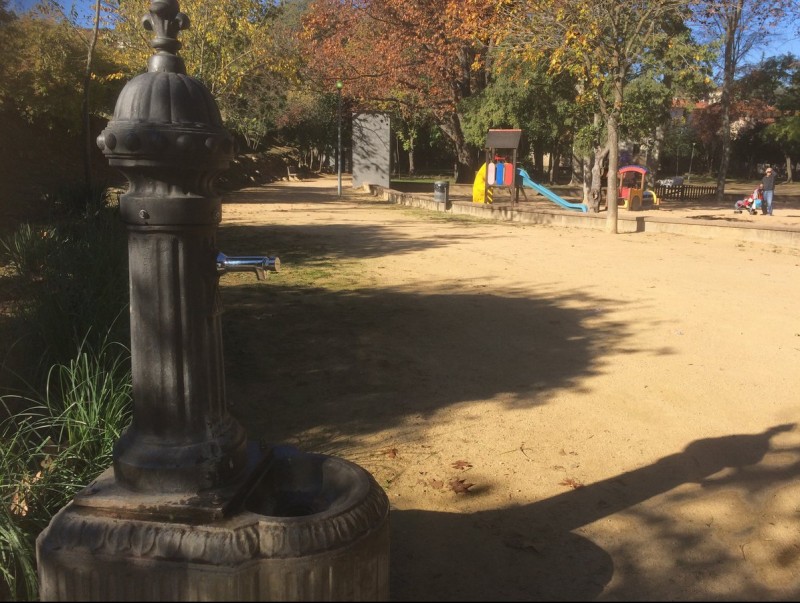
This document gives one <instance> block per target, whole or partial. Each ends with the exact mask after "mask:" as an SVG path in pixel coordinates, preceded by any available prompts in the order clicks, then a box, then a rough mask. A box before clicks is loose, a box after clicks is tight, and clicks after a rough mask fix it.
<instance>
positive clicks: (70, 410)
mask: <svg viewBox="0 0 800 603" xmlns="http://www.w3.org/2000/svg"><path fill="white" fill-rule="evenodd" d="M129 366H130V363H129V353H128V351H127V349H126V348H124V347H123V346H121V345H120V344H119V343H114V342H110V343H107V344H105V345H104V346H103V347H101V348H100V349H99V350H97V351H94V350H92V349H91V348H89V347H85V348H82V349H80V350H79V351H78V354H77V356H76V357H75V359H74V360H72V361H71V362H69V363H68V364H64V365H56V366H54V367H53V368H52V370H51V371H50V375H49V378H48V383H47V387H46V390H45V392H44V393H43V394H42V395H39V396H36V395H31V396H25V397H23V396H18V395H9V396H2V397H0V402H2V406H3V408H4V409H10V408H11V407H22V408H24V409H25V410H23V411H18V412H16V413H11V412H7V413H6V414H7V417H6V418H5V420H3V421H2V422H0V507H1V508H0V566H2V570H0V578H2V579H3V581H4V582H5V585H6V587H7V589H8V593H9V594H10V595H11V596H12V597H14V598H17V599H21V598H26V599H31V600H33V599H36V597H37V587H38V584H37V577H36V550H35V542H36V537H37V536H38V534H39V533H40V532H41V531H42V530H43V529H44V528H45V527H46V526H47V524H48V523H49V522H50V519H51V518H52V516H53V515H55V513H56V512H57V511H58V510H59V509H61V508H62V507H63V506H65V505H66V504H67V503H68V502H69V501H70V500H71V499H72V498H73V497H74V495H75V493H76V492H78V491H79V490H80V489H81V488H83V487H84V486H85V485H86V484H88V483H89V482H90V481H91V480H92V479H94V478H95V477H97V476H98V475H99V474H100V473H101V472H102V471H103V470H105V469H106V468H107V467H109V466H110V465H111V462H112V450H113V445H114V442H116V440H117V439H118V438H119V436H120V435H121V433H122V430H123V429H124V428H125V427H126V426H127V425H128V423H129V421H130V416H131V407H132V404H131V376H130V368H129ZM20 398H21V399H20ZM20 402H22V403H23V404H20Z"/></svg>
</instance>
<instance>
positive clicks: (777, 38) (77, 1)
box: [9, 0, 800, 61]
mask: <svg viewBox="0 0 800 603" xmlns="http://www.w3.org/2000/svg"><path fill="white" fill-rule="evenodd" d="M37 1H38V0H10V1H9V6H10V7H11V8H12V9H21V10H26V9H28V8H30V7H31V6H33V5H34V4H36V3H37ZM217 1H219V0H217ZM58 2H59V4H61V5H62V6H63V7H64V9H65V11H67V10H69V9H70V8H71V7H72V6H73V5H75V6H76V7H77V9H78V12H79V14H82V15H87V19H90V17H89V16H90V15H92V14H93V7H94V4H95V3H94V0H58ZM178 2H179V3H180V0H178ZM149 5H150V3H149V2H147V0H142V14H144V13H145V12H146V11H147V7H148V6H149ZM189 18H191V15H189ZM797 30H798V26H797V23H796V22H794V21H791V20H787V21H786V23H785V25H784V27H783V31H775V32H773V33H771V34H770V38H771V39H770V42H769V45H768V46H766V47H764V48H761V49H759V50H758V51H757V53H756V54H755V55H754V56H751V57H749V59H750V60H751V61H757V60H759V58H760V57H761V53H762V52H763V54H764V56H776V55H781V54H788V53H792V54H794V55H795V56H797V57H800V34H798V32H797Z"/></svg>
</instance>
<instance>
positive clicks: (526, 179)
mask: <svg viewBox="0 0 800 603" xmlns="http://www.w3.org/2000/svg"><path fill="white" fill-rule="evenodd" d="M517 173H518V174H519V176H520V178H522V185H523V186H527V187H528V188H532V189H533V190H535V191H536V192H538V193H539V194H540V195H543V196H544V197H547V198H548V199H550V201H552V202H553V203H558V204H559V205H560V206H561V207H566V208H567V209H575V210H577V211H582V212H583V213H587V212H588V211H589V208H588V207H586V205H584V204H583V203H570V202H569V201H565V200H564V199H562V198H561V197H559V196H558V195H556V194H555V193H554V192H553V191H551V190H550V189H548V188H545V187H543V186H542V185H541V184H536V183H535V182H534V181H533V180H531V177H530V176H528V172H526V171H525V170H523V169H522V168H517Z"/></svg>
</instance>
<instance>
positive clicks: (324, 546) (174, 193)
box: [37, 0, 389, 601]
mask: <svg viewBox="0 0 800 603" xmlns="http://www.w3.org/2000/svg"><path fill="white" fill-rule="evenodd" d="M142 21H143V23H144V26H145V29H147V30H149V31H154V32H155V38H154V39H153V41H152V42H151V45H152V46H153V48H154V49H155V50H156V52H155V54H154V55H153V56H152V57H150V60H149V63H148V71H147V72H146V73H143V74H141V75H138V76H136V77H134V78H133V79H132V80H131V81H129V82H128V83H127V85H126V86H125V87H124V89H123V90H122V92H121V94H120V96H119V99H118V100H117V105H116V109H115V111H114V117H113V119H112V120H111V121H110V122H109V123H108V126H107V127H106V129H105V130H103V132H102V133H101V134H100V136H99V137H98V141H97V142H98V145H99V146H100V148H101V149H102V151H103V153H104V154H105V155H106V157H107V158H108V160H109V163H110V164H111V165H112V166H115V167H117V168H118V169H119V170H120V171H121V172H122V173H123V174H124V175H125V177H126V178H127V180H128V190H127V192H126V194H124V195H123V196H122V197H121V199H120V211H121V216H122V220H123V222H124V223H125V224H126V226H127V230H128V256H129V258H128V259H129V269H130V316H131V318H130V320H131V363H132V379H133V403H134V407H133V419H132V422H131V425H130V426H129V427H128V429H127V430H126V431H125V432H124V434H123V435H122V436H121V437H120V439H119V440H118V442H116V444H115V448H114V454H113V465H112V467H109V468H108V469H107V470H106V471H105V472H104V473H103V474H101V475H100V476H99V477H98V478H97V479H96V480H95V481H94V482H92V483H91V484H89V485H88V486H87V487H86V488H85V489H83V490H82V491H81V492H79V493H78V494H77V495H76V496H75V498H74V499H73V500H72V501H71V502H70V503H69V504H67V505H66V506H65V507H64V508H63V509H61V510H60V511H59V512H58V513H57V514H56V515H55V516H54V517H53V519H52V521H51V522H50V524H49V526H48V527H47V528H46V529H45V530H44V531H43V532H42V533H41V534H40V536H39V538H38V539H37V561H38V570H39V581H40V597H41V599H42V600H52V601H57V600H84V601H90V600H91V601H109V600H139V601H143V600H150V601H183V600H236V601H271V600H298V601H299V600H302V601H308V600H338V601H345V600H387V599H388V597H389V592H388V591H389V587H388V573H389V569H388V566H389V503H388V499H387V497H386V494H385V492H384V491H383V490H382V489H381V488H380V486H379V485H378V484H377V483H376V482H375V480H374V478H373V477H372V476H371V475H370V474H369V473H368V472H367V471H366V470H364V469H363V468H361V467H360V466H358V465H356V464H354V463H352V462H350V461H347V460H345V459H341V458H338V457H333V456H328V455H323V454H316V453H310V452H308V453H307V452H302V451H299V450H297V449H295V448H291V447H283V446H277V445H276V446H260V445H258V444H256V443H255V442H254V441H250V440H249V439H248V436H247V434H246V433H245V430H244V428H243V427H242V425H241V424H240V423H239V422H238V421H237V420H236V419H235V418H234V417H233V416H232V414H230V412H229V405H228V402H227V400H226V397H225V377H224V371H223V356H222V337H221V328H220V325H221V322H220V300H219V297H220V296H219V278H220V275H221V274H223V273H225V272H228V271H236V270H248V271H253V272H255V273H256V276H257V277H259V278H263V277H265V275H266V273H268V272H272V271H276V270H278V268H279V266H280V263H279V261H278V260H277V259H276V258H270V257H259V256H255V257H252V256H244V257H241V256H232V257H230V256H226V255H225V254H223V253H221V252H220V251H219V250H218V249H216V233H217V228H218V225H219V223H220V220H221V208H222V205H221V200H220V197H219V196H218V195H217V194H216V193H215V192H214V189H213V183H214V181H215V178H216V177H217V176H218V175H219V174H220V173H221V172H222V171H223V170H225V169H226V168H227V167H228V164H229V162H230V161H231V160H232V158H233V148H234V145H233V139H232V137H231V135H230V134H229V133H228V132H227V131H226V130H225V129H224V128H223V126H222V120H221V117H220V113H219V110H218V108H217V105H216V103H215V102H214V100H213V99H212V97H211V95H210V93H209V92H208V90H207V89H206V88H205V87H204V86H203V84H201V83H200V82H199V81H198V80H196V79H193V78H192V77H189V76H187V75H186V70H185V67H184V63H183V60H182V59H181V58H180V57H179V56H178V55H177V51H178V50H179V48H180V42H178V39H177V34H178V32H179V31H180V30H182V29H185V28H187V27H188V25H189V21H188V18H187V17H186V15H184V14H183V13H181V12H179V7H178V3H177V1H176V0H156V1H154V2H152V4H151V5H150V11H149V14H147V15H146V16H145V17H144V18H143V20H142Z"/></svg>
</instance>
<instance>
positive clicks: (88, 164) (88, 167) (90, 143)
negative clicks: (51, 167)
mask: <svg viewBox="0 0 800 603" xmlns="http://www.w3.org/2000/svg"><path fill="white" fill-rule="evenodd" d="M99 31H100V0H95V5H94V26H93V27H92V37H91V39H90V40H89V49H88V51H87V53H86V68H85V69H84V71H83V101H82V102H81V114H82V117H83V140H84V143H85V146H84V148H83V180H84V183H85V185H86V194H87V200H88V198H89V197H88V195H91V194H92V192H91V191H92V153H93V151H94V148H95V145H94V140H93V136H92V120H91V116H90V113H89V87H90V86H91V83H92V64H93V62H94V49H95V47H96V46H97V37H98V35H99Z"/></svg>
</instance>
